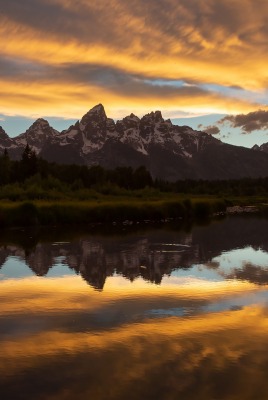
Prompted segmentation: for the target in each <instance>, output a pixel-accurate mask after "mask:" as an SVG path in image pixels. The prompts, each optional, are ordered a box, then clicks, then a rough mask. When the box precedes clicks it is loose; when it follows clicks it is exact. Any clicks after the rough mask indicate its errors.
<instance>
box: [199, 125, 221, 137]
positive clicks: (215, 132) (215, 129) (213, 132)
mask: <svg viewBox="0 0 268 400" xmlns="http://www.w3.org/2000/svg"><path fill="white" fill-rule="evenodd" d="M203 131H204V132H206V133H208V134H209V135H218V134H219V133H220V130H219V128H218V127H217V126H216V125H209V126H206V127H204V128H203Z"/></svg>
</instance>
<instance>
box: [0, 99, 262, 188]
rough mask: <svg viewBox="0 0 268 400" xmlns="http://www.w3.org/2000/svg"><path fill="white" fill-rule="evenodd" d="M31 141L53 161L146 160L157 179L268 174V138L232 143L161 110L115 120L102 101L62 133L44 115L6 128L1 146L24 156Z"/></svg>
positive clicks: (115, 163)
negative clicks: (10, 130) (14, 130)
mask: <svg viewBox="0 0 268 400" xmlns="http://www.w3.org/2000/svg"><path fill="white" fill-rule="evenodd" d="M27 143H28V144H29V146H30V147H31V148H32V149H33V150H34V151H35V152H36V154H37V155H38V156H40V157H42V158H44V159H46V160H48V161H50V162H57V163H63V164H80V165H88V166H92V165H101V166H103V167H105V168H115V167H120V166H131V167H133V168H137V167H139V166H141V165H144V166H145V167H146V168H147V169H148V170H149V171H150V173H151V175H152V177H153V178H161V179H166V180H171V181H174V180H177V179H209V180H215V179H237V178H243V177H252V178H258V177H265V176H268V143H265V144H263V145H261V146H257V145H255V146H254V147H253V148H252V149H248V148H245V147H241V146H233V145H230V144H226V143H223V142H221V141H220V140H218V139H216V138H215V137H214V136H212V135H209V134H207V133H205V132H203V131H196V130H194V129H192V128H190V127H189V126H178V125H174V124H172V122H171V121H170V120H169V119H167V120H165V119H164V118H163V117H162V114H161V112H160V111H155V112H151V113H149V114H146V115H145V116H144V117H142V118H138V117H137V116H135V115H134V114H130V115H129V116H127V117H125V118H123V119H122V120H118V121H116V122H115V121H114V120H113V119H111V118H107V116H106V113H105V110H104V107H103V105H102V104H99V105H97V106H95V107H93V108H92V109H91V110H90V111H88V113H87V114H85V115H84V116H83V117H82V119H81V120H80V121H77V122H76V123H75V125H72V126H70V127H69V128H68V129H66V130H64V131H62V132H58V131H57V130H55V129H54V128H52V127H51V126H50V125H49V123H48V121H46V120H45V119H42V118H39V119H37V120H36V121H35V122H34V123H33V124H32V125H31V126H30V127H29V129H27V130H26V132H24V133H22V134H20V135H18V136H17V137H14V138H11V137H9V136H8V135H7V133H6V132H5V131H4V130H3V129H2V128H1V127H0V150H2V151H3V150H4V149H5V148H6V149H7V150H8V153H9V155H10V157H11V158H12V159H20V157H21V154H22V152H23V150H24V149H25V146H26V144H27Z"/></svg>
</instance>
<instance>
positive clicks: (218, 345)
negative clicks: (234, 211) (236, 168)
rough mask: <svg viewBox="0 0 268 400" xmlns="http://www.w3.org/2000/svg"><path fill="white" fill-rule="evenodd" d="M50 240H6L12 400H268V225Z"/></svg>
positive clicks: (5, 337)
mask: <svg viewBox="0 0 268 400" xmlns="http://www.w3.org/2000/svg"><path fill="white" fill-rule="evenodd" d="M38 235H40V233H38ZM39 237H40V239H39V240H40V241H38V236H36V233H35V232H27V231H22V232H17V231H14V232H13V233H5V234H1V236H0V398H1V399H3V400H6V399H14V400H16V399H27V400H31V399H37V400H43V399H57V400H63V399H64V400H73V399H83V400H84V399H94V400H95V399H96V400H98V399H105V400H106V399H107V400H108V399H130V400H131V399H176V400H177V399H183V400H184V399H185V400H188V399H189V400H195V399H198V400H203V399H204V400H209V399H214V400H217V399H234V400H237V399H243V400H247V399H254V400H262V399H267V398H268V378H267V376H268V220H264V219H258V218H255V217H253V218H252V217H251V218H242V217H236V218H229V219H226V220H224V221H221V222H213V223H212V224H210V225H209V226H199V227H194V228H193V229H192V230H191V231H188V232H185V231H180V230H178V229H177V230H172V229H168V228H167V227H166V228H165V229H155V230H146V231H139V232H136V233H134V232H132V233H131V232H126V231H122V232H121V234H115V233H114V234H111V235H107V234H106V235H101V234H95V235H93V234H90V233H81V235H78V236H75V235H74V232H70V233H69V234H68V232H67V233H64V234H62V233H61V234H60V233H57V232H54V231H53V230H52V231H51V232H49V233H46V235H43V236H42V235H41V236H39ZM49 237H50V238H51V240H49V239H48V238H49ZM70 238H72V239H70Z"/></svg>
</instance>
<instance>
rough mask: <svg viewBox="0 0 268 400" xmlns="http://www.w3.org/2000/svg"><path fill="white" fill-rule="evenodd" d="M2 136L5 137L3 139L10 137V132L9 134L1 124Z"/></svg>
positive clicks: (0, 134) (0, 136)
mask: <svg viewBox="0 0 268 400" xmlns="http://www.w3.org/2000/svg"><path fill="white" fill-rule="evenodd" d="M0 138H3V139H6V138H8V134H7V133H6V131H5V130H4V129H3V128H2V126H0Z"/></svg>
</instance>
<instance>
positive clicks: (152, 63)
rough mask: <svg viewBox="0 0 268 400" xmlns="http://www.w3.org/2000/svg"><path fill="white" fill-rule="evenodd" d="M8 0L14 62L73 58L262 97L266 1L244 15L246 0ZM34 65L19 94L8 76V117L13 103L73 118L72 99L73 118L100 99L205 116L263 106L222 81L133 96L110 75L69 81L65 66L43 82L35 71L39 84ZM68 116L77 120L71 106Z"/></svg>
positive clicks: (2, 21) (1, 22) (1, 31)
mask: <svg viewBox="0 0 268 400" xmlns="http://www.w3.org/2000/svg"><path fill="white" fill-rule="evenodd" d="M0 5H1V11H2V14H1V17H0V35H1V37H3V38H5V40H3V41H2V43H1V54H2V56H3V57H7V58H9V59H13V60H15V59H16V60H24V61H27V62H31V63H34V64H36V65H37V66H40V68H41V67H44V68H45V69H46V68H52V67H53V68H55V70H57V69H61V68H62V67H64V66H65V65H66V64H68V65H74V67H75V66H76V65H77V64H84V65H88V67H89V68H90V66H92V65H94V66H99V67H100V68H103V67H106V68H113V69H115V70H117V71H121V73H122V74H129V75H131V76H136V75H138V76H139V79H141V80H148V79H149V80H150V79H160V80H161V79H162V80H174V79H175V80H179V79H181V80H184V81H185V82H189V83H194V84H195V85H197V87H199V86H200V85H201V84H217V85H218V86H224V87H227V89H228V87H229V86H240V87H242V88H245V89H248V90H251V91H253V93H252V96H253V98H254V96H257V95H258V94H259V93H261V92H262V90H263V89H264V88H265V85H266V84H267V71H266V70H267V68H266V65H267V62H268V52H267V42H268V40H267V39H268V29H267V24H266V20H265V16H266V15H267V13H268V3H267V2H266V1H262V0H257V1H253V0H245V1H243V17H242V13H241V1H239V0H234V1H232V2H230V1H229V0H222V1H220V2H218V1H216V0H213V1H210V2H207V1H204V0H201V1H198V2H197V1H196V0H188V1H186V0H181V1H179V2H178V1H175V0H168V1H167V0H166V1H165V2H163V1H158V2H155V1H153V0H148V2H146V4H144V2H143V1H141V0H135V1H133V2H131V3H128V2H125V1H123V0H113V1H108V0H101V1H87V0H76V1H67V0H50V1H45V0H38V1H35V2H33V0H26V1H24V2H23V3H21V2H19V1H18V0H12V1H11V2H5V1H3V0H1V1H0ZM164 5H165V7H164ZM24 70H25V66H22V67H21V72H20V71H18V72H17V78H16V79H15V80H16V85H17V81H18V80H19V79H20V78H21V83H20V87H19V88H18V94H17V98H16V93H15V86H14V87H12V82H10V81H6V79H4V78H3V81H4V82H6V83H7V85H9V86H10V91H9V92H10V95H9V96H8V94H7V93H6V92H5V91H3V90H2V96H1V104H0V111H1V112H2V113H7V112H8V110H9V112H10V110H11V109H12V110H13V112H14V113H24V114H25V113H28V114H29V110H30V109H31V108H32V106H33V105H34V104H35V105H36V112H38V110H39V112H40V113H41V114H43V115H44V114H46V115H55V114H57V115H60V116H65V115H63V114H64V112H65V111H64V109H66V105H67V107H68V103H72V104H73V105H75V106H74V108H73V111H72V112H71V114H72V115H73V116H75V117H77V116H78V117H79V116H80V115H77V112H80V110H81V111H82V109H83V112H84V111H85V110H87V109H88V108H89V105H90V106H91V105H93V104H95V103H97V102H99V101H100V100H101V102H102V103H105V104H107V105H109V107H110V109H111V110H115V109H118V108H122V104H123V105H124V106H125V104H126V103H127V105H128V104H129V109H131V111H136V110H137V108H138V107H139V106H140V108H142V109H147V107H148V106H149V104H150V105H151V107H150V109H151V108H152V107H154V106H155V105H156V106H157V107H158V108H160V106H161V107H163V108H165V107H166V108H167V109H171V108H172V109H173V110H174V109H178V108H180V109H181V110H186V111H194V112H195V111H197V112H203V113H205V112H227V113H238V112H249V111H252V110H253V109H254V108H256V104H255V102H254V101H246V100H243V93H241V95H240V97H237V96H236V97H234V96H233V95H232V94H231V93H229V92H228V90H227V92H226V90H225V92H224V93H225V95H223V94H222V93H221V89H220V88H219V89H215V87H214V89H212V90H210V91H209V92H208V93H205V95H204V96H202V95H201V94H200V96H196V97H195V96H190V95H189V96H188V97H187V96H183V95H182V94H181V92H180V91H179V90H178V94H177V96H176V95H175V94H173V95H172V96H171V95H169V96H167V98H163V95H162V94H161V92H160V91H150V90H149V92H148V87H146V85H144V91H142V90H141V91H140V93H139V95H135V93H134V95H132V90H130V89H129V91H127V90H126V92H121V93H118V91H119V88H120V84H119V83H118V82H115V83H114V86H113V88H111V87H108V88H107V89H105V79H104V80H103V82H101V79H100V84H99V85H96V84H95V83H94V82H91V81H90V80H89V81H88V80H87V79H84V80H83V82H80V83H79V85H78V84H77V82H76V78H77V76H76V77H75V79H73V80H72V79H71V76H70V77H69V79H68V80H67V81H64V80H60V79H59V75H58V74H57V73H56V72H55V75H54V76H47V78H46V79H43V80H42V81H38V76H37V77H35V76H33V77H32V79H33V85H31V83H29V81H28V80H27V79H26V78H25V76H24V74H23V71H24ZM13 78H14V77H13ZM81 80H82V77H81ZM13 81H14V79H13ZM102 83H103V84H102ZM75 85H76V86H77V85H78V87H74V86H75ZM47 86H49V89H48V88H47ZM174 88H176V86H174ZM213 90H214V91H213ZM33 92H34V93H33ZM74 92H77V96H73V94H74ZM56 93H57V95H56ZM147 93H148V94H147ZM37 94H38V95H37ZM23 95H24V97H23ZM29 97H30V98H31V99H30V98H29ZM22 98H24V100H25V103H24V101H22ZM22 103H24V105H22ZM56 108H57V110H56ZM127 108H128V106H127ZM136 112H137V111H136ZM65 114H68V116H70V107H69V109H68V111H67V110H66V112H65Z"/></svg>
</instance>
